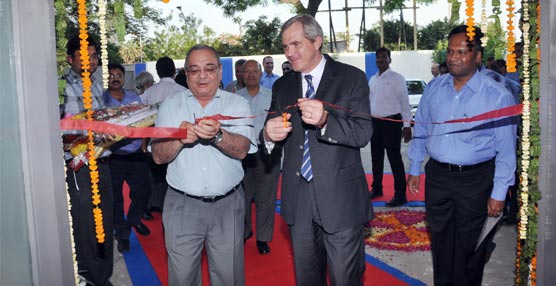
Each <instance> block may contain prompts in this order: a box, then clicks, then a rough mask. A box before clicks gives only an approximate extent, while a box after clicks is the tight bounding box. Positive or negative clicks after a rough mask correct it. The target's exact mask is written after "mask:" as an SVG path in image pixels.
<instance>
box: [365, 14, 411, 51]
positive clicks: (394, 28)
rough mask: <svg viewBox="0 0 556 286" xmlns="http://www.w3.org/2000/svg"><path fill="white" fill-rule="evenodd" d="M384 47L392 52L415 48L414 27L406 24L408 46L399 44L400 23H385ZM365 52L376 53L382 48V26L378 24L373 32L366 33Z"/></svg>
mask: <svg viewBox="0 0 556 286" xmlns="http://www.w3.org/2000/svg"><path fill="white" fill-rule="evenodd" d="M383 25H384V46H385V47H387V48H389V49H390V50H406V49H411V48H413V44H412V43H413V33H411V31H413V26H411V25H409V24H408V23H404V25H403V27H404V30H405V33H406V35H407V40H408V44H407V45H405V44H403V43H398V40H399V35H400V32H399V30H400V21H399V20H395V21H388V20H387V21H384V23H383ZM363 46H364V48H365V51H376V50H377V49H378V48H380V24H376V25H375V26H374V27H373V28H371V30H369V31H367V32H365V38H364V39H363Z"/></svg>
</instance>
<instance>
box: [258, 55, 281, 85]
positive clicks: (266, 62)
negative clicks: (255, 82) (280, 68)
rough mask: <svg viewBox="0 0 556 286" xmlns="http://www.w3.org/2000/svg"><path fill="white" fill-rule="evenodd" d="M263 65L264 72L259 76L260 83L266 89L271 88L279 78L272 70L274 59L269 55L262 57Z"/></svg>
mask: <svg viewBox="0 0 556 286" xmlns="http://www.w3.org/2000/svg"><path fill="white" fill-rule="evenodd" d="M263 67H264V73H263V76H262V77H261V85H262V86H264V87H266V88H268V89H272V85H273V84H274V82H275V81H276V80H277V79H279V78H280V76H279V75H277V74H274V73H273V72H272V71H273V70H274V59H273V58H272V57H271V56H266V57H264V58H263Z"/></svg>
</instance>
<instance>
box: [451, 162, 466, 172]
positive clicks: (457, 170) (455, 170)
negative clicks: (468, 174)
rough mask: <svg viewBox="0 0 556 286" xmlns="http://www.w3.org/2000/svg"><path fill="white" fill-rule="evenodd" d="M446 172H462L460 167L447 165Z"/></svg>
mask: <svg viewBox="0 0 556 286" xmlns="http://www.w3.org/2000/svg"><path fill="white" fill-rule="evenodd" d="M448 171H450V172H463V169H462V167H461V165H454V164H448Z"/></svg>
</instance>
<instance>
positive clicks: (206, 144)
mask: <svg viewBox="0 0 556 286" xmlns="http://www.w3.org/2000/svg"><path fill="white" fill-rule="evenodd" d="M185 69H186V72H187V83H188V86H189V90H188V91H185V92H181V93H178V94H175V95H172V96H170V97H168V98H167V99H166V100H165V101H164V102H163V103H162V105H161V106H160V108H159V109H158V116H157V119H156V126H157V127H174V128H176V127H177V128H183V129H186V130H187V137H186V138H180V139H164V140H155V141H154V142H153V144H152V153H153V159H154V161H155V162H156V163H158V164H163V163H168V172H167V175H166V179H167V181H168V185H169V188H168V192H167V193H166V198H165V201H164V213H163V216H162V221H163V223H164V229H165V241H166V248H167V252H168V277H169V285H201V253H202V251H201V250H202V249H203V247H204V246H206V253H207V257H208V265H209V273H210V282H211V284H214V285H244V284H245V277H244V276H245V275H244V266H243V265H244V256H243V231H244V216H245V201H244V196H243V190H242V189H241V185H240V182H241V179H242V178H243V169H242V166H241V160H242V159H243V158H245V157H246V156H247V153H248V152H249V153H254V152H256V151H257V148H256V145H255V144H254V143H253V142H256V141H255V134H254V132H253V119H251V118H250V116H251V111H250V108H249V103H248V102H247V100H245V99H244V98H242V97H240V96H237V95H234V94H231V93H229V92H226V91H223V90H219V89H218V85H219V83H220V80H221V79H222V65H221V63H220V58H219V56H218V53H217V52H216V50H215V49H214V48H212V47H210V46H207V45H195V46H193V47H192V48H191V49H190V50H189V51H188V52H187V55H186V62H185ZM219 115H224V116H233V117H239V119H235V120H225V119H216V118H215V117H216V116H219Z"/></svg>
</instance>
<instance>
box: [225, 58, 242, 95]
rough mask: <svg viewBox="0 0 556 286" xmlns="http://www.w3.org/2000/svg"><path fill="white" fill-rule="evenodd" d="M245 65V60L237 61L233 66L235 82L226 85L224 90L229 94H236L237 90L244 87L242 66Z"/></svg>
mask: <svg viewBox="0 0 556 286" xmlns="http://www.w3.org/2000/svg"><path fill="white" fill-rule="evenodd" d="M244 63H245V59H239V60H237V61H236V63H235V64H234V70H235V74H236V80H234V81H232V82H230V83H228V84H227V85H226V87H225V88H224V90H226V91H229V92H231V93H236V92H237V91H238V90H240V89H242V88H244V87H245V82H244V81H243V64H244Z"/></svg>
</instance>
